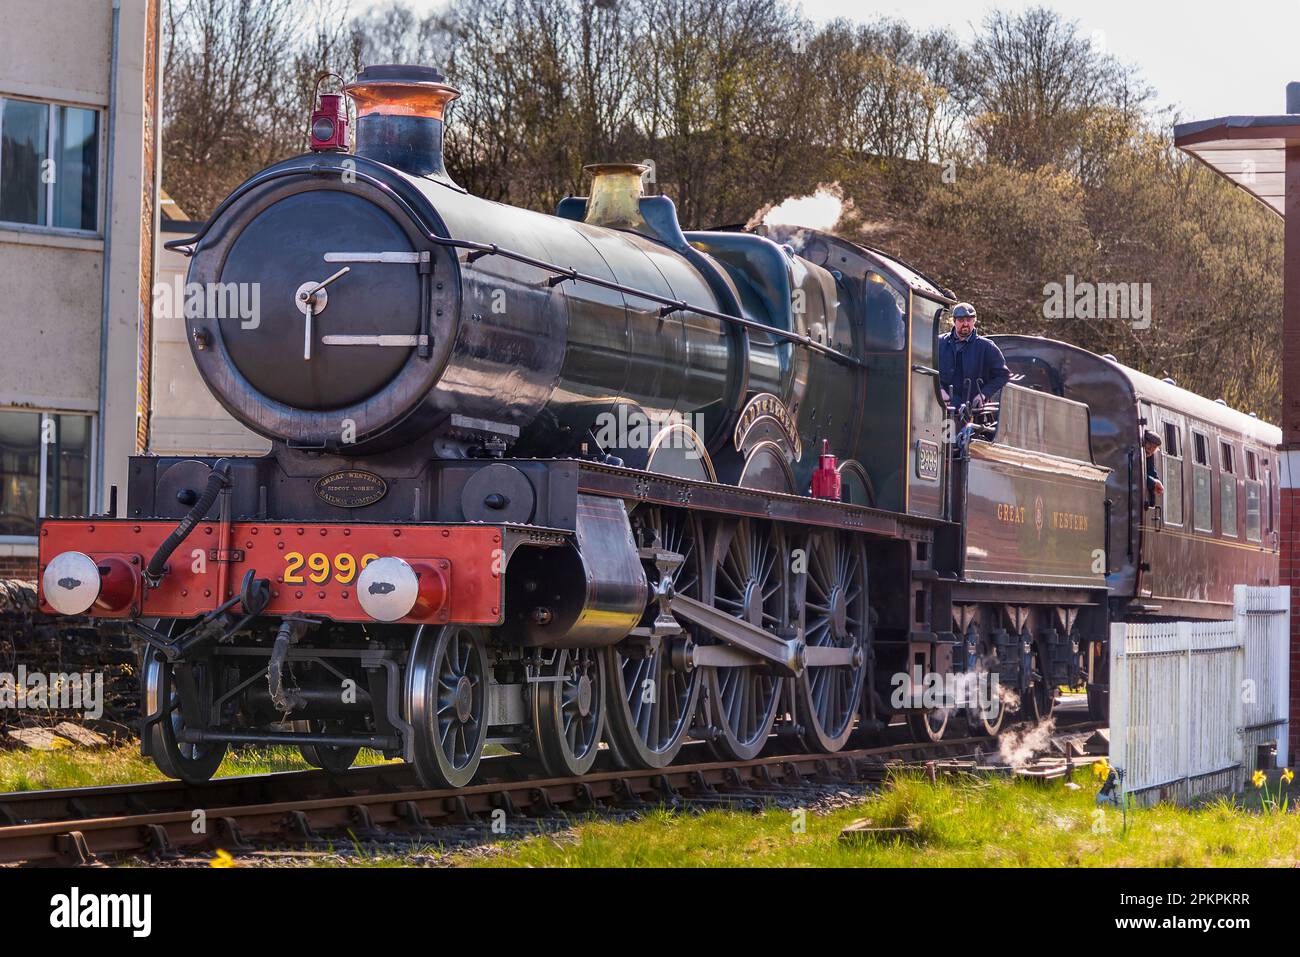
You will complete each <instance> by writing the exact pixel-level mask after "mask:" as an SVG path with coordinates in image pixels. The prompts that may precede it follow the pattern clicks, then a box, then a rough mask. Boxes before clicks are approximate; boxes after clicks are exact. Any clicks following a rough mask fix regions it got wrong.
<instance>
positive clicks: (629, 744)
mask: <svg viewBox="0 0 1300 957" xmlns="http://www.w3.org/2000/svg"><path fill="white" fill-rule="evenodd" d="M632 521H633V523H634V524H635V525H636V526H637V527H638V528H639V529H641V530H642V533H643V534H648V533H654V534H656V535H657V536H658V541H659V544H660V547H661V548H663V549H666V550H667V551H672V552H677V553H679V554H681V555H683V556H685V561H683V562H682V565H681V567H680V568H679V569H678V570H677V572H676V576H675V581H674V588H675V589H676V591H677V593H678V594H682V595H688V596H690V597H691V598H697V599H699V598H700V597H701V595H702V593H703V589H702V585H703V580H704V574H703V572H704V562H703V550H702V549H701V547H700V542H701V540H702V538H701V535H700V530H699V523H698V522H697V521H696V519H695V518H694V516H692V515H691V514H690V513H689V512H687V511H683V510H675V509H663V508H659V507H658V506H651V505H642V506H640V507H639V508H637V510H636V511H635V512H634V513H633V515H632ZM701 600H702V599H701ZM688 634H690V632H689V630H688ZM696 640H698V638H696ZM624 645H625V647H623V648H622V649H621V650H620V648H619V646H617V645H616V646H614V647H611V648H607V649H605V651H604V654H605V656H606V659H605V664H606V675H607V679H608V682H609V697H608V699H607V702H608V705H609V742H610V744H611V745H612V746H613V749H614V751H615V756H616V757H617V759H618V760H619V761H620V762H621V763H623V764H625V765H634V766H636V767H643V768H662V767H665V766H666V765H668V764H669V763H670V762H671V761H672V760H673V758H675V757H676V756H677V752H678V751H680V750H681V747H682V743H683V742H684V741H685V740H686V733H687V732H688V731H689V730H690V727H691V719H692V718H693V717H694V715H695V706H696V703H697V701H698V699H699V694H700V671H701V670H702V669H698V668H697V669H692V670H690V671H681V670H677V669H675V668H674V667H673V661H672V645H671V642H670V641H659V642H653V643H652V642H647V643H644V644H641V645H639V646H633V645H630V644H628V643H624Z"/></svg>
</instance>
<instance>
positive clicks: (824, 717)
mask: <svg viewBox="0 0 1300 957" xmlns="http://www.w3.org/2000/svg"><path fill="white" fill-rule="evenodd" d="M807 562H808V572H807V575H806V576H805V589H806V590H805V593H804V639H805V641H806V642H807V644H808V647H809V648H814V647H818V648H844V649H852V650H854V652H855V654H854V656H853V661H852V662H851V663H850V664H843V665H829V666H823V667H816V668H813V667H809V668H805V669H804V672H803V674H802V675H800V676H799V677H798V678H796V679H795V694H794V699H795V714H796V716H797V718H798V721H799V724H800V725H801V726H802V728H803V740H804V743H805V744H806V745H807V746H808V748H809V749H811V750H813V751H821V752H823V753H832V752H835V751H838V750H840V749H841V748H843V747H844V745H845V743H846V742H847V741H848V740H849V735H850V734H852V733H853V723H854V721H855V720H856V719H857V716H858V709H859V708H860V707H861V705H862V684H863V679H864V676H865V675H866V670H867V667H866V655H867V651H868V649H869V647H870V635H869V631H870V628H871V610H870V605H869V604H868V600H867V553H866V548H865V546H864V545H863V544H862V541H861V539H860V537H859V536H857V535H853V534H851V533H848V532H832V531H819V532H814V533H813V534H812V535H811V536H809V538H808V552H807Z"/></svg>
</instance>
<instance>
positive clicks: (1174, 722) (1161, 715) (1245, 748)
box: [1110, 585, 1290, 805]
mask: <svg viewBox="0 0 1300 957" xmlns="http://www.w3.org/2000/svg"><path fill="white" fill-rule="evenodd" d="M1234 599H1235V601H1234V606H1235V607H1234V610H1233V620H1232V621H1223V622H1211V623H1203V622H1186V621H1179V622H1168V623H1162V624H1153V625H1123V624H1117V625H1112V626H1111V633H1110V635H1111V637H1110V763H1111V766H1112V767H1115V768H1118V769H1121V770H1122V771H1123V774H1124V777H1123V781H1122V789H1123V791H1124V792H1125V793H1127V794H1131V795H1133V800H1134V802H1135V803H1137V804H1140V805H1142V804H1154V803H1157V802H1159V801H1172V802H1175V803H1186V802H1187V801H1189V800H1191V799H1193V798H1195V797H1198V796H1200V795H1204V794H1211V793H1215V792H1220V791H1237V790H1240V789H1241V788H1242V787H1243V786H1244V783H1245V780H1246V778H1247V776H1248V775H1250V774H1251V773H1253V772H1254V770H1255V766H1256V758H1257V752H1258V747H1259V746H1260V745H1262V744H1267V743H1269V742H1276V744H1277V753H1278V757H1279V760H1280V761H1285V760H1286V755H1287V747H1288V742H1287V731H1288V728H1287V705H1288V664H1289V641H1290V627H1289V610H1290V609H1289V601H1290V597H1289V595H1288V590H1287V589H1286V588H1285V587H1280V588H1262V587H1249V586H1245V585H1238V586H1237V587H1236V589H1235V595H1234Z"/></svg>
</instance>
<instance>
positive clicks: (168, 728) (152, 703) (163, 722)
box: [141, 649, 229, 784]
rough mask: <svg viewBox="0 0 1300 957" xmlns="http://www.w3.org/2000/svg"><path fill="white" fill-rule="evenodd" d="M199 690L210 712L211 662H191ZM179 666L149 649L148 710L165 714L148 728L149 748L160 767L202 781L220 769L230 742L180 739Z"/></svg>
mask: <svg viewBox="0 0 1300 957" xmlns="http://www.w3.org/2000/svg"><path fill="white" fill-rule="evenodd" d="M181 667H182V668H185V667H188V668H189V670H190V674H191V675H192V676H193V678H194V685H195V687H196V689H197V691H198V704H199V707H200V709H202V711H203V713H204V714H205V715H206V713H207V712H208V710H209V709H210V708H211V707H212V700H213V688H212V683H213V682H212V669H211V667H210V665H209V663H208V662H205V661H193V662H187V663H186V664H185V665H182V666H181ZM176 679H177V666H175V665H172V664H169V663H168V662H167V659H166V658H164V657H163V656H162V654H161V653H160V652H158V651H155V650H152V649H150V650H148V651H146V652H145V666H144V672H143V674H142V675H141V680H142V684H143V687H142V689H141V690H142V692H143V694H142V695H141V697H142V698H143V705H144V711H145V714H147V715H150V716H152V715H156V714H159V713H160V712H161V713H162V714H161V717H160V719H159V720H158V721H156V722H155V723H154V724H152V725H150V726H149V728H148V729H147V730H146V731H145V748H146V749H147V751H148V753H149V756H150V757H151V758H152V759H153V762H154V764H156V765H158V770H159V771H161V772H162V773H163V774H165V775H167V777H169V778H175V779H176V780H178V781H185V782H186V783H188V784H202V783H203V782H204V781H207V780H208V779H210V778H211V777H212V775H214V774H216V773H217V768H218V767H220V765H221V761H222V759H223V758H224V757H225V756H226V750H227V748H228V747H229V745H227V744H226V742H224V741H208V742H204V743H202V744H191V743H188V742H183V741H180V740H178V735H179V733H180V731H181V729H182V728H183V727H185V721H184V718H183V717H182V714H181V697H180V692H179V691H178V690H177V684H176Z"/></svg>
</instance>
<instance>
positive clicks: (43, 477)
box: [0, 410, 91, 541]
mask: <svg viewBox="0 0 1300 957" xmlns="http://www.w3.org/2000/svg"><path fill="white" fill-rule="evenodd" d="M90 461H91V458H90V417H89V416H86V415H57V414H54V413H46V412H26V411H7V410H6V411H0V541H3V540H6V539H7V540H10V541H12V540H13V539H15V538H18V539H26V538H32V537H34V536H35V535H36V520H37V519H38V518H40V517H42V516H45V515H85V514H86V513H87V512H89V511H90V472H89V469H90Z"/></svg>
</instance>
